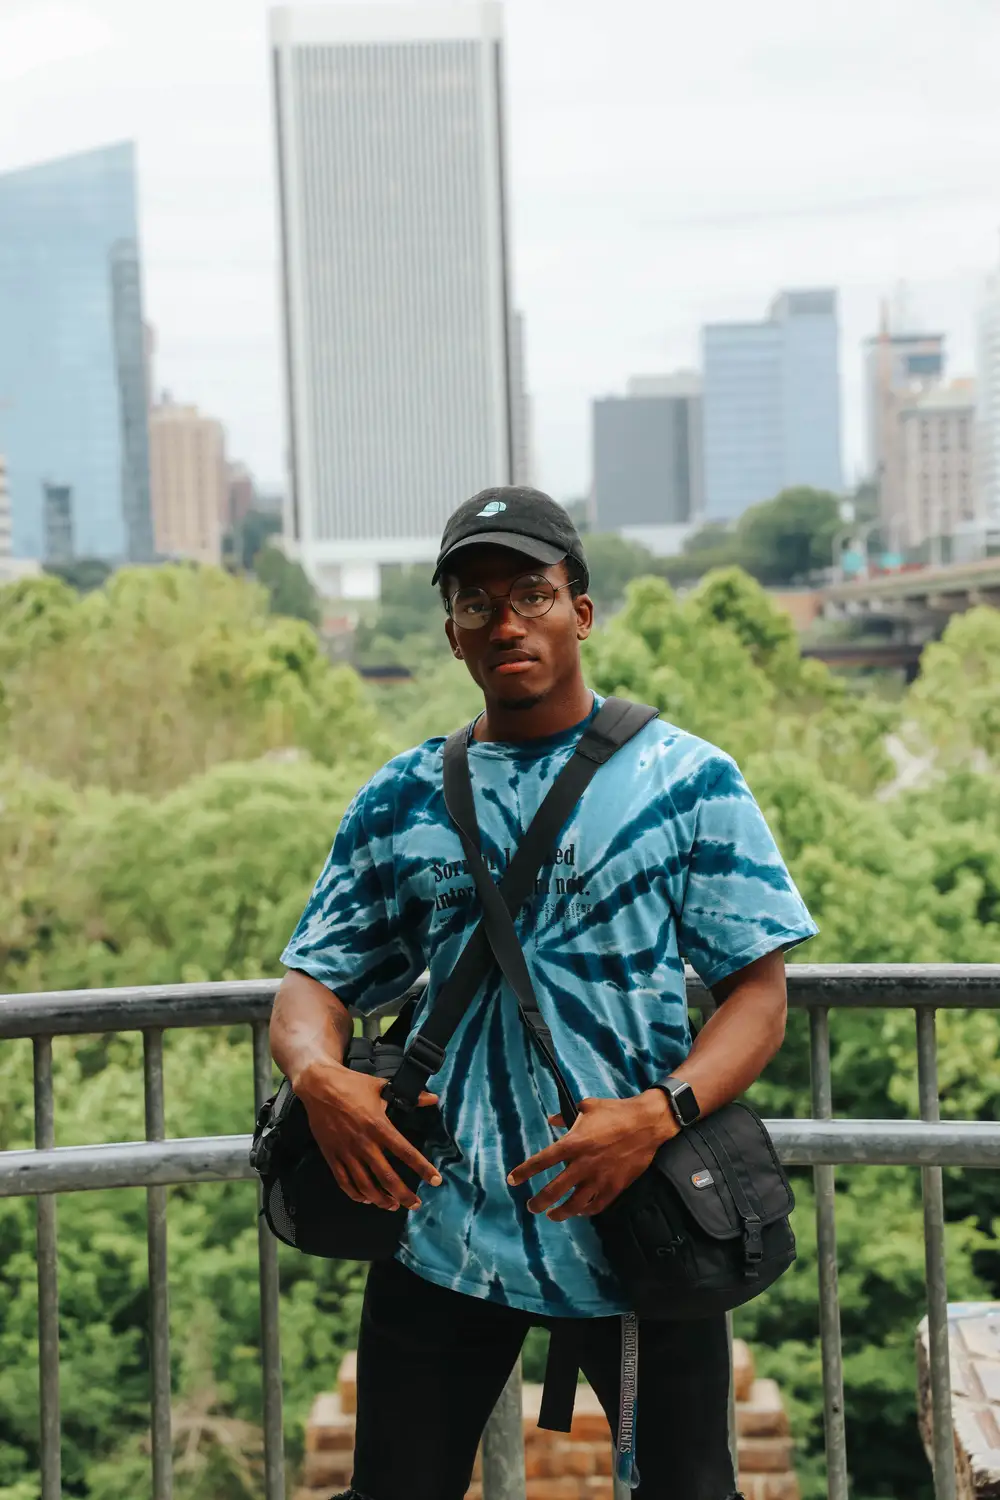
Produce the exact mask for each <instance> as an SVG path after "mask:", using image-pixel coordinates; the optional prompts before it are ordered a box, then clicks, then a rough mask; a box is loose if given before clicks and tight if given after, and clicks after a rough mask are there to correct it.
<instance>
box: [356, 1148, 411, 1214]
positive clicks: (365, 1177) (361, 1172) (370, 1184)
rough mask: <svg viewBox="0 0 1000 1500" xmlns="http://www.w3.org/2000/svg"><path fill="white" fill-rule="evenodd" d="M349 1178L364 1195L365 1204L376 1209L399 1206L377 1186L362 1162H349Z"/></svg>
mask: <svg viewBox="0 0 1000 1500" xmlns="http://www.w3.org/2000/svg"><path fill="white" fill-rule="evenodd" d="M351 1176H352V1177H353V1179H354V1184H355V1186H356V1187H357V1188H358V1189H359V1191H360V1192H361V1193H362V1194H363V1195H364V1199H365V1202H366V1203H372V1204H374V1205H375V1207H376V1208H386V1209H389V1210H392V1209H398V1207H399V1204H398V1203H397V1202H396V1200H395V1198H393V1197H390V1195H389V1194H388V1193H387V1192H386V1191H385V1189H384V1188H382V1187H380V1186H379V1184H378V1183H377V1182H376V1181H375V1179H374V1177H373V1176H372V1174H371V1173H370V1172H369V1170H368V1168H367V1166H366V1165H365V1163H364V1162H363V1161H357V1160H355V1161H352V1162H351Z"/></svg>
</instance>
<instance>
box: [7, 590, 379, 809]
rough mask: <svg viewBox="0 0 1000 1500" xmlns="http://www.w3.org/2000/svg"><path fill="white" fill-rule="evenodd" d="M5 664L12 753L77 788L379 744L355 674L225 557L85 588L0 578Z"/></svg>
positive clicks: (341, 758)
mask: <svg viewBox="0 0 1000 1500" xmlns="http://www.w3.org/2000/svg"><path fill="white" fill-rule="evenodd" d="M0 665H2V666H3V667H4V668H5V674H4V695H5V696H4V699H3V709H4V713H3V719H2V720H0V732H2V734H3V738H4V740H5V741H6V750H7V753H9V754H12V755H14V756H17V757H20V758H22V759H23V760H24V762H25V764H28V765H30V766H31V767H32V768H33V769H35V770H37V771H39V772H42V773H45V774H48V775H51V776H56V777H59V778H61V779H63V780H65V781H68V782H69V783H71V784H72V785H74V786H78V787H82V786H90V785H102V786H106V787H109V788H110V789H112V790H114V791H117V790H125V789H128V790H133V791H163V790H166V789H168V788H170V787H173V786H177V785H178V784H179V783H181V782H182V781H184V780H185V779H186V778H187V777H189V776H192V775H196V774H197V773H198V772H200V771H202V770H204V769H205V768H206V767H208V766H211V765H215V764H217V763H218V762H220V761H224V760H232V759H237V758H239V759H252V758H253V757H255V756H257V755H262V754H264V753H266V752H268V751H278V750H287V749H290V748H292V749H299V750H305V751H307V752H308V753H309V754H311V755H314V756H315V757H316V758H317V759H318V760H321V761H323V762H326V763H332V762H334V761H337V762H345V761H346V762H348V763H350V762H352V761H353V762H354V763H355V764H368V763H370V761H371V759H372V757H373V754H377V753H378V750H379V748H380V746H381V745H382V740H381V738H380V735H379V730H378V725H377V722H376V719H375V716H374V714H373V712H372V710H371V708H370V707H369V705H368V704H367V702H366V700H365V698H364V696H363V690H362V687H361V684H360V682H359V680H358V678H357V677H356V676H355V674H354V673H353V672H351V671H350V670H349V669H347V668H346V667H334V666H331V664H330V663H329V662H328V661H327V659H326V657H325V656H324V655H323V653H322V651H321V649H320V646H319V642H318V640H317V637H316V635H315V632H314V631H313V630H311V629H310V628H309V626H308V625H306V624H305V623H304V622H302V621H298V620H291V619H285V618H280V617H276V616H273V615H271V614H270V613H269V611H268V598H267V594H266V592H265V591H264V589H263V588H262V587H261V586H260V585H257V584H253V583H248V582H246V581H244V580H242V579H236V578H232V577H230V576H229V575H228V574H226V573H223V572H222V571H221V570H219V569H215V568H195V567H190V566H183V565H181V566H166V567H162V568H155V569H151V568H125V569H122V570H121V571H120V572H118V573H116V574H115V575H114V576H113V577H112V578H111V579H109V580H108V582H107V584H106V585H105V586H104V588H102V589H99V590H96V591H95V592H94V593H92V594H88V595H86V596H85V597H83V598H79V597H77V596H76V595H75V594H73V593H72V591H71V590H70V589H68V588H67V586H66V585H65V584H63V583H60V582H58V581H57V580H55V579H51V578H43V579H27V580H24V581H23V582H21V583H18V584H14V585H11V586H10V587H9V588H6V589H0ZM0 748H3V746H2V744H0Z"/></svg>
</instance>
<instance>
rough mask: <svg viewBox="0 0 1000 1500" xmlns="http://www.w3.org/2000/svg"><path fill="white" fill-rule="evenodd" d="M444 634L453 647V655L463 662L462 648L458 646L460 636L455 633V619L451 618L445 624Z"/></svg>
mask: <svg viewBox="0 0 1000 1500" xmlns="http://www.w3.org/2000/svg"><path fill="white" fill-rule="evenodd" d="M444 633H445V635H446V636H447V637H448V644H449V646H450V647H451V650H452V655H453V656H457V658H458V660H459V661H461V660H462V648H461V647H460V646H459V644H458V635H457V633H456V631H455V622H454V620H453V619H451V617H450V616H449V618H448V619H447V620H445V622H444Z"/></svg>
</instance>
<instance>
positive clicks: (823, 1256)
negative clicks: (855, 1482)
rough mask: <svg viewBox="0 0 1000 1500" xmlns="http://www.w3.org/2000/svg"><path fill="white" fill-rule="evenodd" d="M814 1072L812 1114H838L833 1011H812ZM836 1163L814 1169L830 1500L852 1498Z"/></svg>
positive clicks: (818, 1116)
mask: <svg viewBox="0 0 1000 1500" xmlns="http://www.w3.org/2000/svg"><path fill="white" fill-rule="evenodd" d="M809 1071H810V1076H811V1081H812V1112H813V1118H814V1119H817V1120H830V1119H832V1118H833V1083H832V1079H831V1074H830V1012H829V1010H828V1009H827V1007H826V1006H825V1005H824V1006H818V1007H817V1008H816V1009H815V1010H811V1011H810V1012H809ZM833 1170H834V1169H833V1167H826V1166H819V1167H813V1183H814V1186H815V1192H816V1259H817V1266H818V1271H819V1338H820V1356H821V1359H822V1365H823V1426H824V1431H825V1434H826V1475H827V1478H826V1492H827V1495H828V1497H829V1500H847V1433H846V1429H845V1426H844V1360H843V1352H842V1348H841V1342H840V1291H839V1285H838V1277H837V1213H836V1196H837V1195H836V1186H835V1183H834V1175H833Z"/></svg>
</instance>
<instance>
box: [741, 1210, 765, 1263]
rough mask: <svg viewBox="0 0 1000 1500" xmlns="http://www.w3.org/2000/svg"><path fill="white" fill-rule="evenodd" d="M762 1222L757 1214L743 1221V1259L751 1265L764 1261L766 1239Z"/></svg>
mask: <svg viewBox="0 0 1000 1500" xmlns="http://www.w3.org/2000/svg"><path fill="white" fill-rule="evenodd" d="M761 1228H762V1225H761V1222H760V1219H758V1217H757V1215H756V1214H753V1215H751V1216H750V1217H748V1218H745V1219H744V1220H743V1258H744V1260H746V1261H747V1263H748V1264H749V1265H756V1264H757V1262H758V1261H761V1260H763V1259H764V1239H763V1235H762V1234H761Z"/></svg>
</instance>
